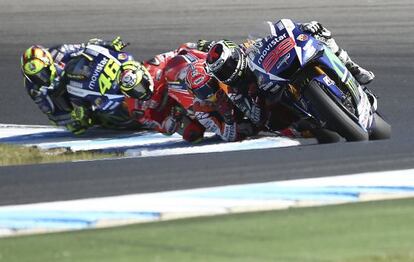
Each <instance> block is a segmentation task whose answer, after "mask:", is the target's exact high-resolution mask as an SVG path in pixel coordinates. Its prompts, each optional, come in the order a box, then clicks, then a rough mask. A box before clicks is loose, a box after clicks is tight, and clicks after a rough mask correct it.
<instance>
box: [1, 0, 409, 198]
mask: <svg viewBox="0 0 414 262" xmlns="http://www.w3.org/2000/svg"><path fill="white" fill-rule="evenodd" d="M57 2H59V1H51V0H37V1H31V0H19V1H0V36H1V37H0V79H1V85H0V90H1V94H0V108H1V110H0V112H1V114H0V123H14V124H47V123H48V122H47V120H46V117H45V116H43V115H42V114H41V113H40V111H39V110H38V109H37V107H36V106H35V105H34V103H33V102H32V101H31V100H30V98H29V97H28V96H27V95H26V93H25V91H24V89H23V87H22V78H21V75H20V71H19V56H20V54H21V53H22V52H23V50H25V49H26V48H27V47H28V46H30V45H32V44H34V43H37V44H42V45H45V46H50V45H53V44H59V43H76V42H85V41H87V40H88V39H90V38H93V37H100V38H103V39H111V38H112V37H113V36H115V35H121V36H122V37H123V38H124V39H125V40H127V41H129V42H131V46H130V47H129V49H128V50H129V51H130V52H131V53H133V54H134V55H135V57H136V58H137V59H140V60H142V59H147V58H150V57H152V56H153V55H155V54H157V53H161V52H163V51H167V50H172V49H174V48H176V47H177V46H178V45H179V44H180V43H182V42H187V41H196V40H197V39H200V38H206V39H220V38H227V39H233V40H236V41H241V40H242V39H243V38H244V37H245V36H246V35H247V34H249V33H251V32H253V31H254V28H255V25H258V24H260V23H261V22H262V21H263V20H277V19H280V18H292V19H294V20H297V21H310V20H318V21H320V22H321V23H322V24H324V25H325V26H326V27H328V29H330V30H331V31H332V32H334V36H335V38H336V40H337V42H338V43H339V44H340V46H341V47H342V48H344V49H346V50H347V51H348V52H349V53H350V54H351V56H352V57H353V58H354V59H355V60H356V61H357V62H359V63H360V64H362V65H364V66H365V67H367V68H369V69H371V70H373V71H374V72H375V73H376V76H377V78H376V79H375V81H374V82H373V83H372V84H371V87H372V89H373V90H375V92H376V93H377V94H378V95H379V97H380V101H379V105H380V109H381V111H382V112H383V113H384V115H385V116H386V117H387V120H388V121H389V123H390V124H391V125H392V128H393V134H392V139H390V140H386V141H377V142H362V143H361V142H359V143H341V144H331V145H311V146H299V147H294V148H283V149H266V150H254V151H241V152H227V153H217V154H202V155H183V156H169V157H158V158H144V159H123V160H108V161H96V162H80V163H65V164H47V165H32V166H18V167H2V168H0V205H8V204H18V203H29V202H39V201H53V200H66V199H77V198H86V197H100V196H109V195H118V194H131V193H142V192H156V191H163V190H175V189H184V188H195V187H205V186H215V185H226V184H239V183H250V182H263V181H276V180H287V179H296V178H304V177H317V176H331V175H339V174H350V173H358V172H367V171H379V170H392V169H402V168H413V167H414V153H413V145H414V140H413V130H414V121H413V119H412V116H413V115H414V103H413V97H414V87H413V83H414V62H413V61H414V51H413V43H414V19H413V13H414V5H413V3H412V0H394V1H379V0H377V1H375V0H371V1H367V0H350V1H346V3H340V4H339V2H333V1H328V0H326V1H321V0H317V1H305V0H299V1H290V3H288V2H287V1H279V0H256V1H250V2H247V1H241V0H240V1H217V0H212V1H190V0H177V1H167V0H164V1H152V2H151V1H142V0H138V1H136V0H127V1H119V4H117V5H115V4H114V3H116V1H115V2H114V1H108V0H104V1H101V0H99V1H98V0H93V1H79V0H74V1H66V2H64V3H62V4H58V5H56V3H57Z"/></svg>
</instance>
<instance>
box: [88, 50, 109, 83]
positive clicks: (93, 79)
mask: <svg viewBox="0 0 414 262" xmlns="http://www.w3.org/2000/svg"><path fill="white" fill-rule="evenodd" d="M108 60H109V59H108V58H106V57H104V58H103V59H102V60H101V62H99V64H98V65H97V66H96V68H95V70H94V71H93V74H92V77H91V81H90V82H89V86H88V87H89V89H91V90H93V87H94V86H95V84H96V81H98V77H99V75H100V74H101V72H102V70H103V68H104V66H105V65H106V63H107V62H108Z"/></svg>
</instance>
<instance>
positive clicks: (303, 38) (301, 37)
mask: <svg viewBox="0 0 414 262" xmlns="http://www.w3.org/2000/svg"><path fill="white" fill-rule="evenodd" d="M308 38H309V37H308V36H307V35H305V34H300V35H298V37H296V39H297V40H299V41H302V42H304V41H306V40H308Z"/></svg>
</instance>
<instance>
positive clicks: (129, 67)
mask: <svg viewBox="0 0 414 262" xmlns="http://www.w3.org/2000/svg"><path fill="white" fill-rule="evenodd" d="M88 45H94V46H98V47H103V48H107V49H110V50H113V51H117V52H118V51H121V50H122V49H123V48H124V47H125V46H126V44H125V43H124V42H122V40H121V39H120V38H119V37H117V38H115V39H114V40H113V41H108V42H107V41H103V40H100V39H91V40H90V41H89V42H88V43H87V44H84V43H82V44H64V45H60V46H55V47H51V48H45V47H43V46H40V45H34V46H31V47H30V48H28V49H27V50H26V51H25V52H24V54H23V55H22V58H21V67H22V72H23V75H24V77H25V81H24V83H25V87H26V90H27V92H28V94H29V95H30V97H31V98H32V99H33V101H34V102H35V103H36V104H37V105H38V107H39V108H40V110H41V111H42V112H43V113H44V114H46V115H47V116H48V118H49V120H50V121H51V122H52V123H53V124H55V125H57V126H64V127H66V128H67V129H68V130H69V131H71V132H72V133H74V134H82V133H83V132H84V131H85V130H86V129H87V128H89V127H90V126H93V125H95V124H99V125H103V126H105V125H106V126H109V127H115V126H112V123H111V121H113V120H114V119H115V120H116V121H120V122H121V123H122V125H123V126H126V127H131V128H137V123H136V122H135V121H133V120H132V119H129V118H128V114H127V111H125V112H124V110H122V107H121V106H114V105H113V102H112V101H110V100H109V101H103V103H106V104H102V105H100V106H99V108H100V109H101V110H99V111H96V112H98V113H99V114H98V115H97V114H94V113H92V111H93V110H91V108H88V107H84V106H82V105H79V104H78V105H74V103H73V101H72V100H71V99H70V96H69V94H68V91H67V88H66V87H67V83H68V82H69V81H71V80H79V81H81V80H82V78H83V77H85V75H83V74H82V73H79V70H78V69H79V68H78V67H79V66H78V65H76V64H75V63H71V61H72V62H73V61H74V60H76V58H78V57H79V56H80V55H81V54H82V53H83V52H84V51H85V48H86V47H87V46H88ZM118 59H119V58H118ZM119 60H120V61H121V62H123V65H122V68H121V70H120V73H119V75H120V76H119V77H118V78H117V81H119V83H117V84H119V85H120V86H121V90H122V91H123V93H125V94H126V95H129V96H138V97H137V98H140V99H143V100H145V99H148V98H149V96H150V95H151V88H152V87H151V86H150V85H151V83H150V81H146V83H148V85H147V86H146V87H143V86H142V82H144V80H148V77H149V74H148V72H147V70H146V69H145V68H143V67H142V66H141V65H140V63H138V62H135V61H134V60H133V58H132V57H131V56H127V55H124V56H123V57H121V59H119ZM68 64H72V66H71V69H69V68H68V67H70V66H68ZM81 71H84V72H85V73H88V72H89V71H90V68H88V67H87V66H84V67H83V68H82V69H81ZM89 73H90V72H89ZM89 75H90V74H89ZM95 77H96V76H95ZM74 82H75V81H74ZM142 89H144V90H142ZM105 115H110V117H109V118H108V117H103V116H105Z"/></svg>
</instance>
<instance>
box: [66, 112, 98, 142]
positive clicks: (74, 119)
mask: <svg viewBox="0 0 414 262" xmlns="http://www.w3.org/2000/svg"><path fill="white" fill-rule="evenodd" d="M70 116H71V121H70V122H69V123H68V124H66V128H67V129H68V130H69V131H70V132H72V133H73V134H75V135H81V134H83V133H85V131H86V129H88V128H89V127H90V126H92V125H93V121H92V119H91V118H90V117H89V116H88V114H87V113H86V110H85V108H84V107H75V109H73V110H72V112H71V113H70Z"/></svg>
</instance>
